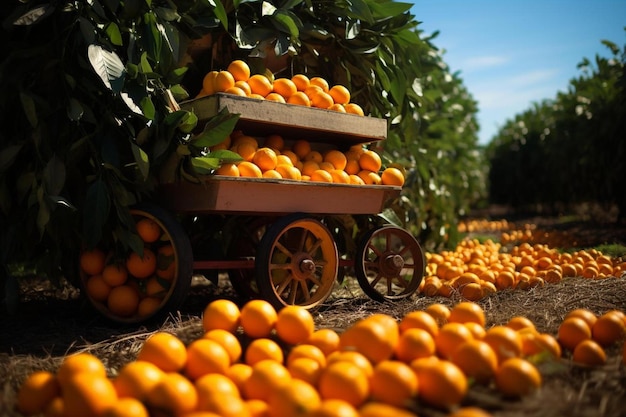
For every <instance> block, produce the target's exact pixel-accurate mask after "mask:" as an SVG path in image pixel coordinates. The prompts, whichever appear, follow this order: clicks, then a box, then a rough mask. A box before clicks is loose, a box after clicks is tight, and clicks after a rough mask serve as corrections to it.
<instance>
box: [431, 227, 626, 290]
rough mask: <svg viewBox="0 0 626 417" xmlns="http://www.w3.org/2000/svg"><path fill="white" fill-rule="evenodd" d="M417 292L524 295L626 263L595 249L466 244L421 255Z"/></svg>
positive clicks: (607, 273) (616, 271) (621, 268)
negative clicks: (512, 292) (421, 271)
mask: <svg viewBox="0 0 626 417" xmlns="http://www.w3.org/2000/svg"><path fill="white" fill-rule="evenodd" d="M426 259H427V262H428V263H427V267H426V276H425V278H424V280H423V281H422V283H421V287H420V291H421V292H422V293H423V294H425V295H428V296H445V297H450V296H451V295H453V294H459V295H460V296H461V297H463V298H465V299H467V300H471V301H477V300H480V299H481V298H483V297H486V296H488V295H489V294H492V293H494V292H496V291H500V290H507V289H523V290H528V289H530V288H534V287H542V286H544V285H545V284H546V283H550V284H556V283H558V282H560V281H561V280H562V279H564V278H568V277H585V278H589V279H604V278H608V277H612V276H614V277H619V276H621V275H622V274H624V273H625V272H626V262H625V261H623V260H621V259H619V258H611V257H609V256H607V255H604V254H602V252H600V251H598V250H596V249H588V250H579V251H576V252H574V253H566V252H560V251H558V250H557V249H554V248H551V247H549V246H547V245H544V244H534V245H531V244H530V243H528V242H523V243H521V244H519V245H518V246H514V247H513V248H512V249H510V250H506V251H505V250H504V247H503V246H502V244H500V243H495V242H493V241H492V240H487V241H485V242H483V243H480V242H479V241H478V240H477V239H466V240H463V241H461V242H460V244H459V245H458V246H457V247H456V248H455V249H454V250H450V251H442V252H440V253H427V254H426Z"/></svg>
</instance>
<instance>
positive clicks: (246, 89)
mask: <svg viewBox="0 0 626 417" xmlns="http://www.w3.org/2000/svg"><path fill="white" fill-rule="evenodd" d="M235 87H237V88H239V89H241V90H243V92H244V93H246V96H250V94H252V89H251V88H250V84H248V82H247V81H235Z"/></svg>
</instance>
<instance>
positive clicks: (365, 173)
mask: <svg viewBox="0 0 626 417" xmlns="http://www.w3.org/2000/svg"><path fill="white" fill-rule="evenodd" d="M357 175H358V176H359V177H361V179H362V180H363V182H364V183H365V184H367V185H378V184H380V183H381V182H382V180H381V179H380V175H378V174H377V173H375V172H373V171H370V170H367V169H363V170H361V171H359V173H358V174H357Z"/></svg>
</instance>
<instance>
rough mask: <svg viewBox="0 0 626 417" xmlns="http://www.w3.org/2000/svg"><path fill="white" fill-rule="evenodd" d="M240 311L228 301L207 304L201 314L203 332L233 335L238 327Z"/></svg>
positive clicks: (221, 300) (222, 300)
mask: <svg viewBox="0 0 626 417" xmlns="http://www.w3.org/2000/svg"><path fill="white" fill-rule="evenodd" d="M240 317H241V311H239V307H238V306H237V304H235V303H234V302H232V301H230V300H226V299H220V300H215V301H212V302H210V303H209V304H207V306H206V307H205V308H204V312H203V314H202V328H203V329H204V331H205V332H208V331H210V330H214V329H222V330H226V331H228V332H230V333H234V332H235V331H236V330H237V328H238V327H239V321H240Z"/></svg>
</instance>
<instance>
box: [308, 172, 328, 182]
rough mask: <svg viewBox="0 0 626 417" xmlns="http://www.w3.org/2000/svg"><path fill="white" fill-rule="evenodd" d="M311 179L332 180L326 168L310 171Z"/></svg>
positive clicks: (319, 180) (318, 180)
mask: <svg viewBox="0 0 626 417" xmlns="http://www.w3.org/2000/svg"><path fill="white" fill-rule="evenodd" d="M311 181H317V182H333V176H332V175H331V173H330V172H328V171H326V170H323V169H316V170H315V171H313V172H312V173H311Z"/></svg>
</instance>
